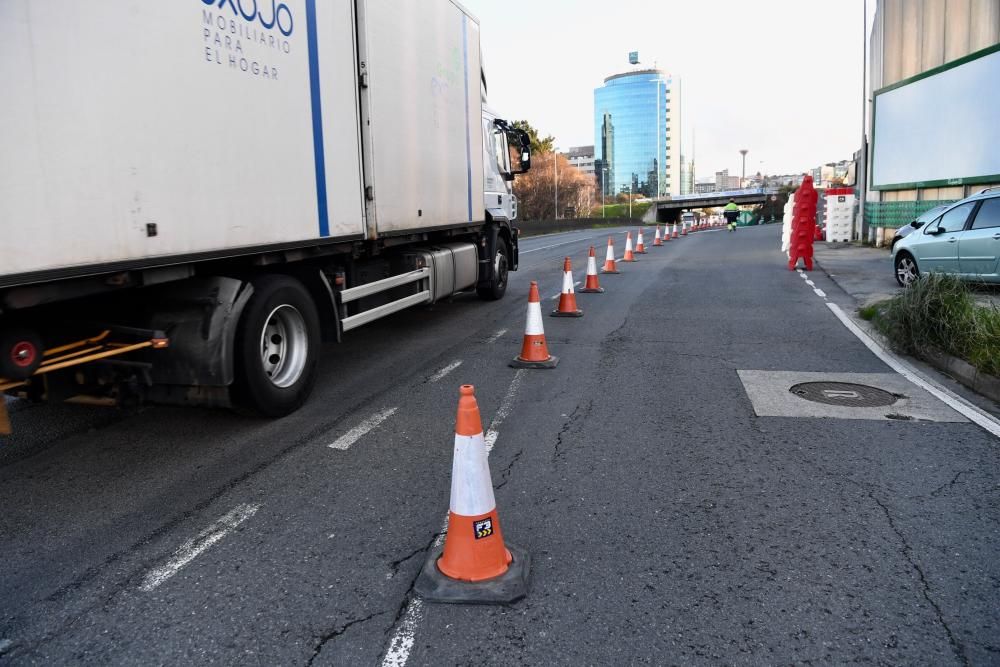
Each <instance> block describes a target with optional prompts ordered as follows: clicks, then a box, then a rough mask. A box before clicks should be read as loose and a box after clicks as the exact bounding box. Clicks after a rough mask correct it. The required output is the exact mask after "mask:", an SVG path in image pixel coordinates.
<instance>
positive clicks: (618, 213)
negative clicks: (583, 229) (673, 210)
mask: <svg viewBox="0 0 1000 667" xmlns="http://www.w3.org/2000/svg"><path fill="white" fill-rule="evenodd" d="M650 206H652V202H648V201H647V202H641V203H633V204H632V217H633V218H636V219H637V218H641V217H642V216H643V215H645V213H646V211H647V210H649V207H650ZM604 215H605V217H608V218H627V217H628V204H608V205H607V206H605V207H604ZM590 216H591V217H593V218H600V217H601V207H600V206H598V207H597V208H595V209H594V210H593V211H592V212H591V214H590Z"/></svg>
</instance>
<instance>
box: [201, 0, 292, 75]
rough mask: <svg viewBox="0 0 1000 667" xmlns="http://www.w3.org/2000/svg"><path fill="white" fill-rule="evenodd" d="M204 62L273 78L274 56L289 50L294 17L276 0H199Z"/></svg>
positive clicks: (275, 72) (283, 4) (275, 71)
mask: <svg viewBox="0 0 1000 667" xmlns="http://www.w3.org/2000/svg"><path fill="white" fill-rule="evenodd" d="M200 4H201V5H202V7H203V9H202V37H203V40H204V49H205V51H204V56H205V62H208V63H214V64H216V65H221V66H224V67H226V68H227V69H229V70H231V71H234V72H241V73H244V74H248V75H250V76H253V77H255V78H260V79H267V80H270V81H276V80H277V79H278V67H277V65H276V64H275V62H274V60H275V59H277V58H281V57H283V56H287V55H289V54H290V53H291V52H292V41H291V39H290V38H291V36H292V33H293V32H294V31H295V17H294V16H293V14H292V10H291V8H290V7H289V6H288V5H287V4H286V3H284V2H278V0H200Z"/></svg>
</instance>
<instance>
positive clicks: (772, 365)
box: [0, 227, 1000, 665]
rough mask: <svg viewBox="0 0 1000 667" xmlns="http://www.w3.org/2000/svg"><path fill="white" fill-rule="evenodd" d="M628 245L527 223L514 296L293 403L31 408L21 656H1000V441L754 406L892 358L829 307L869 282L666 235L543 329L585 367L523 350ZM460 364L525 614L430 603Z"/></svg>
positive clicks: (424, 327) (22, 486)
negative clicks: (542, 232) (271, 407)
mask: <svg viewBox="0 0 1000 667" xmlns="http://www.w3.org/2000/svg"><path fill="white" fill-rule="evenodd" d="M614 233H615V236H616V239H617V240H618V241H619V243H621V240H622V236H621V234H620V233H619V232H614ZM607 236H608V232H607V231H600V232H598V231H584V232H572V233H566V234H558V235H552V236H546V237H537V238H533V239H529V240H525V241H524V242H523V243H522V248H521V251H522V255H521V269H520V271H518V272H517V273H516V274H512V279H511V285H510V290H509V292H508V295H507V297H506V298H505V299H503V300H502V301H500V302H495V303H484V302H481V301H478V300H477V299H476V297H475V296H474V295H468V296H465V295H463V296H459V297H456V298H455V299H453V300H451V301H449V302H447V303H441V304H437V305H435V306H433V307H430V308H422V309H421V308H418V309H412V310H410V311H407V312H404V313H400V314H398V315H396V316H393V317H391V318H388V319H386V320H383V321H380V322H377V323H375V324H373V325H370V326H368V327H366V328H365V329H363V330H361V332H359V333H358V334H357V335H352V336H350V337H349V339H348V340H347V341H346V342H345V343H344V344H341V345H331V346H329V347H328V348H327V349H326V350H325V352H324V355H323V360H322V378H321V380H320V381H319V383H318V384H317V387H316V391H315V393H314V395H313V397H312V399H311V400H310V401H309V403H308V404H307V405H306V406H305V407H304V408H303V409H302V410H300V411H299V412H297V413H296V414H294V415H292V416H290V417H287V418H285V419H282V420H278V421H270V422H269V421H261V420H255V419H250V418H245V417H241V416H238V415H235V414H232V413H229V412H226V411H218V410H197V409H181V408H167V407H146V408H143V409H140V410H137V411H133V412H128V413H126V412H121V411H117V410H109V409H99V408H80V407H72V406H41V407H34V406H28V407H25V406H20V405H19V406H17V409H16V411H15V412H14V414H13V421H14V428H15V431H16V435H15V436H14V437H11V438H9V439H7V440H6V441H0V451H2V454H0V456H2V457H3V458H2V459H0V506H2V507H3V508H4V509H3V512H2V513H0V549H2V551H0V554H2V560H0V663H4V664H7V663H10V664H46V665H49V664H68V663H73V664H78V663H100V664H109V663H115V664H182V663H183V664H201V663H207V662H217V663H224V664H234V663H239V664H269V665H270V664H291V665H295V664H300V665H301V664H317V665H334V664H338V665H348V664H349V665H356V664H358V665H365V664H367V665H377V664H385V665H402V664H407V665H446V664H496V665H510V664H538V665H541V664H545V665H549V664H573V665H576V664H632V663H640V664H641V663H647V664H719V663H725V664H737V663H739V664H772V663H791V662H796V663H822V664H831V663H846V662H853V661H858V662H872V663H875V662H877V663H882V664H907V665H919V664H928V665H949V664H958V665H967V664H973V665H983V664H997V663H1000V559H998V558H997V553H998V552H1000V474H998V473H1000V456H998V444H1000V441H998V439H997V438H996V437H994V436H993V435H990V434H989V433H987V432H986V431H985V430H983V429H981V428H980V427H978V426H976V425H974V424H972V423H969V422H963V421H956V422H930V421H927V422H925V421H915V420H914V421H904V420H895V419H880V420H874V419H872V420H869V419H831V418H816V417H808V418H807V417H758V416H756V414H755V412H754V408H753V406H752V404H751V401H750V398H749V397H748V395H747V392H746V391H745V390H744V387H743V384H742V383H741V380H740V376H739V374H738V372H737V371H740V370H757V371H810V372H817V373H827V372H828V373H889V372H891V371H890V369H889V368H888V367H887V366H886V365H885V364H884V363H883V362H882V361H880V360H879V359H878V358H877V357H876V356H875V355H874V354H873V353H872V352H870V351H869V350H868V348H866V347H865V346H864V345H863V344H862V343H861V342H860V341H859V340H858V338H856V337H855V336H854V335H853V334H852V333H851V332H850V331H849V330H848V329H847V328H845V326H843V325H842V324H841V323H840V321H839V320H838V319H837V318H836V317H835V316H834V314H833V313H832V312H831V309H830V308H829V307H828V305H827V303H828V302H833V303H839V304H841V305H842V306H843V307H844V309H845V310H847V309H849V307H850V306H851V305H852V302H851V300H850V298H849V297H848V296H847V295H846V294H844V293H843V292H842V291H840V290H839V288H838V287H837V286H836V285H834V284H833V283H832V282H831V281H830V280H829V279H828V278H826V277H825V276H824V275H822V274H821V273H820V272H816V273H814V274H811V275H810V276H809V278H810V279H811V280H812V281H814V285H813V286H807V285H806V284H805V281H804V280H803V279H801V278H800V276H799V275H798V274H797V273H794V272H789V271H788V270H787V269H786V268H785V267H784V259H783V257H782V256H781V255H780V253H779V252H778V250H777V246H778V242H779V239H778V236H779V229H778V228H777V227H765V228H751V229H744V230H740V231H739V232H737V233H736V234H727V233H724V232H721V233H720V232H706V233H698V234H695V235H692V236H691V237H689V238H686V239H683V240H681V241H679V242H671V243H669V244H667V245H666V246H665V247H663V248H651V249H650V251H649V253H648V254H646V255H643V256H641V258H640V261H639V262H636V263H635V264H630V265H625V266H624V267H623V269H622V273H621V274H620V275H617V276H602V277H601V282H602V285H603V286H604V287H605V288H606V289H607V292H606V293H605V294H600V295H591V294H580V295H578V296H577V300H578V303H579V305H580V307H581V308H582V309H583V311H584V312H585V316H584V317H583V318H580V319H556V318H545V327H546V334H547V339H548V343H549V346H550V349H551V350H552V352H553V353H554V354H556V355H559V356H560V357H561V362H560V364H559V366H558V368H556V369H555V370H544V371H543V370H538V371H515V370H514V369H511V368H508V366H507V362H508V361H509V360H510V359H511V358H512V357H513V356H514V355H515V354H516V353H517V352H518V350H519V348H520V341H521V335H522V331H523V326H524V309H525V300H526V295H527V285H528V281H529V280H532V279H535V280H539V281H540V284H541V287H542V295H543V309H544V310H548V309H550V308H551V307H552V306H553V305H554V303H555V302H554V301H552V300H550V299H549V297H551V296H552V295H554V294H556V293H557V292H558V290H559V286H560V281H561V274H560V271H561V259H562V257H563V256H564V255H571V256H572V257H573V259H574V264H575V267H574V268H575V269H576V278H577V279H578V280H582V279H583V269H584V268H585V257H586V250H587V246H588V245H589V244H590V243H593V244H594V245H595V246H597V249H598V258H599V260H600V259H601V258H603V253H604V246H605V244H606V238H607ZM647 240H648V241H650V242H651V241H652V239H651V238H649V239H647ZM621 249H622V248H621V245H619V254H620V252H621ZM814 289H815V290H819V292H820V293H822V294H823V295H825V296H821V295H820V294H819V293H817V292H815V291H814ZM458 362H461V363H460V364H459V363H458ZM462 383H471V384H474V385H475V386H476V395H477V398H478V400H479V405H480V409H481V411H482V414H483V419H484V422H485V423H484V428H487V429H489V430H490V432H491V433H490V437H491V439H495V447H494V449H493V450H492V453H491V456H490V462H491V463H490V465H491V469H492V475H493V481H494V485H495V491H496V497H497V502H498V509H499V515H500V519H501V522H502V524H503V530H504V534H505V536H506V537H507V539H509V540H511V541H513V542H515V543H517V544H519V545H520V546H523V547H525V548H527V549H528V550H529V551H530V553H531V554H532V559H533V563H532V573H531V590H530V593H529V595H528V597H527V598H526V599H524V600H522V601H521V602H518V603H516V604H514V605H510V606H493V607H474V606H465V605H433V604H429V603H426V602H423V601H421V600H420V599H419V598H416V597H414V595H413V593H412V585H413V581H414V579H415V578H416V575H417V573H418V571H419V569H420V567H421V565H422V564H423V561H424V558H425V556H426V552H427V550H428V548H429V547H430V546H431V545H432V544H433V543H434V542H435V540H437V539H439V538H440V534H441V531H442V521H443V519H444V517H445V514H446V512H447V508H448V493H449V488H450V482H449V475H450V469H451V454H452V447H453V426H454V414H455V406H456V402H457V398H458V386H459V385H460V384H462ZM331 444H335V445H337V448H331V447H330V446H329V445H331Z"/></svg>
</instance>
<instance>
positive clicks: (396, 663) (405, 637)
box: [382, 368, 525, 667]
mask: <svg viewBox="0 0 1000 667" xmlns="http://www.w3.org/2000/svg"><path fill="white" fill-rule="evenodd" d="M524 374H525V369H523V368H522V369H520V370H518V371H517V372H516V373H514V379H512V380H511V381H510V386H509V387H508V388H507V393H506V394H505V395H504V397H503V400H502V401H500V408H499V409H498V410H497V413H496V415H494V417H493V421H491V422H490V427H489V429H488V430H487V431H486V437H485V438H484V439H485V440H486V451H487V452H489V451H490V450H492V449H493V445H494V444H496V441H497V436H498V435H499V433H498V432H497V429H498V428H500V425H501V424H503V422H504V420H505V419H506V418H507V416H508V415H509V414H510V411H511V408H512V407H513V406H514V397H515V396H516V395H517V390H518V388H519V387H520V386H521V381H522V380H523V379H524ZM447 532H448V515H447V514H446V515H445V517H444V523H443V524H442V525H441V530H440V531H438V535H437V537H436V538H434V542H433V543H432V545H431V548H436V547H439V546H441V545H442V544H443V543H444V538H445V535H446V534H447ZM423 615H424V603H423V602H422V601H421V600H420V598H419V597H417V596H416V595H413V596H411V597H410V600H409V602H407V603H406V610H405V611H403V617H402V618H401V619H400V621H399V626H398V627H397V628H396V631H395V632H393V633H392V639H390V640H389V648H388V649H386V652H385V657H384V658H382V667H405V665H406V662H407V661H408V660H409V659H410V651H412V650H413V644H414V642H415V641H416V638H417V627H418V626H419V625H420V621H421V619H422V618H423Z"/></svg>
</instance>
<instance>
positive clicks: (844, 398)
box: [788, 382, 899, 408]
mask: <svg viewBox="0 0 1000 667" xmlns="http://www.w3.org/2000/svg"><path fill="white" fill-rule="evenodd" d="M788 391H790V392H792V393H793V394H795V395H796V396H798V397H799V398H804V399H806V400H807V401H813V402H814V403H825V404H826V405H842V406H845V407H852V408H877V407H880V406H883V405H892V404H893V403H895V402H896V401H898V400H899V397H898V396H896V395H895V394H892V393H890V392H888V391H884V390H882V389H879V388H878V387H869V386H868V385H866V384H854V383H851V382H803V383H801V384H797V385H794V386H793V387H792V388H791V389H789V390H788Z"/></svg>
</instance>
